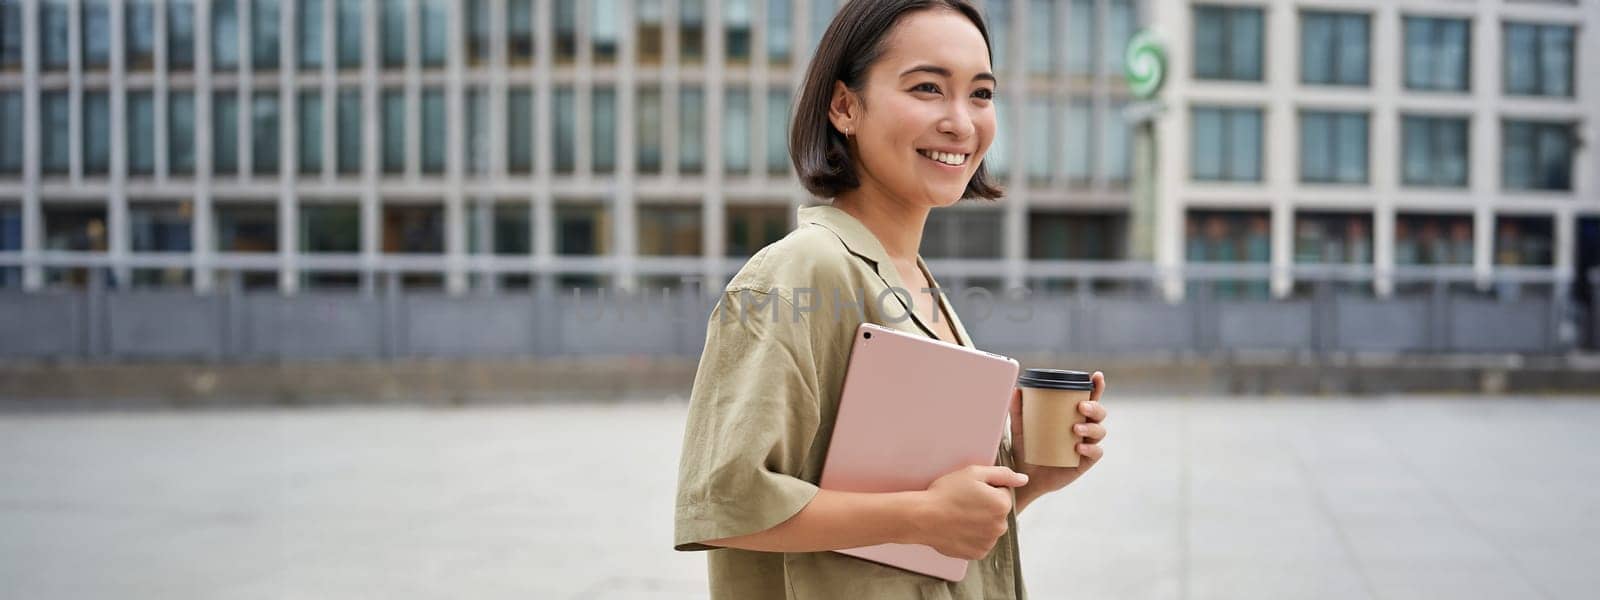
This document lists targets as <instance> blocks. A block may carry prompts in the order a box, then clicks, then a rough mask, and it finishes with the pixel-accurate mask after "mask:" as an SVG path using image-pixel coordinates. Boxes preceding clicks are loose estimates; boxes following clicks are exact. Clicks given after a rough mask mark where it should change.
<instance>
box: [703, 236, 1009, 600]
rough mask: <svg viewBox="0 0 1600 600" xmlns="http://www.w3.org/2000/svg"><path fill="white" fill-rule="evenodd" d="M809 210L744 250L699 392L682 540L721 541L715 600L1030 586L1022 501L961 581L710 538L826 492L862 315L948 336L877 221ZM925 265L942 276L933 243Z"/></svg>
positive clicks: (714, 559)
mask: <svg viewBox="0 0 1600 600" xmlns="http://www.w3.org/2000/svg"><path fill="white" fill-rule="evenodd" d="M799 216H800V219H799V221H800V225H799V227H797V228H796V229H795V230H794V231H791V232H790V233H789V234H788V235H787V236H785V237H784V238H783V239H781V240H779V241H777V242H774V243H772V244H770V245H768V246H767V247H765V248H762V249H761V250H760V251H759V252H757V253H756V254H755V256H752V257H751V258H750V260H749V261H748V262H746V263H745V265H744V267H743V268H741V269H740V270H739V272H738V274H736V275H734V277H733V279H732V280H731V281H730V282H729V283H728V285H727V287H726V288H724V289H723V291H722V295H721V297H720V298H719V299H718V301H717V305H716V307H715V308H714V309H713V310H712V313H711V318H710V321H709V323H708V325H707V327H706V343H705V349H704V352H703V353H702V354H701V356H700V365H699V368H698V370H697V371H696V373H695V379H694V387H693V390H692V391H691V392H690V399H689V415H688V421H687V424H686V425H685V429H684V439H683V453H682V455H681V462H680V465H679V470H678V493H677V511H676V521H675V528H676V535H675V538H674V541H673V547H674V548H675V549H676V550H710V552H708V553H707V556H706V560H707V562H708V564H709V571H710V582H711V597H712V598H713V599H715V600H763V599H768V598H788V599H796V600H842V599H853V598H870V599H881V600H894V599H901V598H906V599H911V598H918V599H920V598H939V599H952V600H963V599H978V598H986V599H990V600H999V599H1022V598H1025V597H1026V591H1025V589H1024V587H1023V583H1022V572H1021V567H1020V564H1019V561H1018V549H1017V519H1016V511H1015V510H1014V509H1013V510H1012V512H1011V514H1010V515H1009V516H1008V517H1007V522H1008V523H1009V525H1010V526H1009V528H1008V530H1007V532H1006V534H1005V535H1004V536H1002V537H1001V538H1000V540H999V541H998V542H996V544H995V546H994V548H993V549H992V550H991V551H990V552H989V554H988V556H986V557H985V558H983V559H982V560H977V561H973V562H972V563H971V564H970V565H969V566H968V569H967V576H966V578H965V579H963V580H962V581H960V582H948V581H945V580H943V579H938V578H935V577H929V576H925V575H920V574H916V573H912V572H909V571H904V570H901V569H896V568H893V567H888V566H883V565H880V564H877V563H874V562H870V561H866V560H862V559H858V558H854V557H850V556H845V555H843V554H838V553H835V552H788V553H777V552H754V551H749V550H740V549H735V548H717V547H714V546H708V545H705V544H703V543H702V542H704V541H707V540H714V539H721V538H728V537H735V536H741V535H747V534H751V533H757V532H760V531H765V530H767V529H770V528H772V527H773V526H776V525H778V524H780V523H783V522H784V521H787V520H788V519H789V518H790V517H792V516H794V515H795V514H796V513H798V512H800V509H801V508H803V507H805V505H806V503H808V502H810V501H811V498H812V497H813V496H815V495H816V493H817V482H818V481H819V480H820V479H821V475H822V466H823V463H824V459H825V458H826V457H827V451H828V442H829V440H830V439H831V436H832V433H833V423H834V416H835V414H837V410H838V406H839V393H840V389H841V386H842V384H843V383H844V374H845V368H846V366H847V364H848V360H849V354H850V349H851V347H852V342H853V341H854V337H855V331H856V327H857V326H858V325H860V324H861V322H863V321H869V322H872V323H877V324H879V325H884V326H886V327H891V328H895V329H899V330H902V331H906V332H910V333H915V334H918V335H927V336H929V337H935V338H937V337H938V336H937V335H935V334H934V331H935V330H934V329H933V328H932V327H930V324H929V323H925V322H924V321H923V319H922V318H921V317H920V316H918V315H917V314H916V313H915V312H914V311H911V310H909V308H908V306H907V303H908V302H910V301H911V298H912V297H913V295H912V294H914V293H915V290H910V289H909V288H907V287H906V285H905V284H904V283H902V282H901V281H900V276H899V274H898V272H897V271H896V270H895V268H894V266H893V264H892V263H890V262H889V259H888V254H887V253H886V252H885V251H884V249H883V246H882V244H880V243H879V242H878V239H877V237H876V236H875V235H873V233H872V232H871V231H870V230H868V229H867V228H866V226H865V225H863V224H862V223H861V222H860V221H858V220H856V219H855V218H854V217H852V216H850V215H849V213H846V212H844V211H842V210H839V209H837V208H834V207H832V206H828V205H821V206H810V207H806V208H802V209H800V213H799ZM917 266H918V267H919V268H921V269H922V271H923V273H924V277H926V278H927V280H928V281H929V282H930V287H934V288H937V287H939V286H938V283H937V281H936V280H935V279H934V278H933V276H932V275H931V274H929V273H928V269H927V266H926V264H925V263H923V262H922V258H921V257H920V256H919V257H917ZM895 289H899V290H905V291H903V292H894V291H891V290H895ZM939 295H940V297H941V303H942V304H943V305H944V309H945V310H944V312H942V313H941V312H939V311H935V313H934V314H935V315H941V314H942V315H945V316H946V317H947V318H949V319H950V323H951V325H952V327H951V329H952V330H954V331H955V333H956V335H957V337H959V338H960V340H959V341H960V343H961V345H963V346H966V347H972V341H971V339H970V338H968V337H967V331H966V329H965V328H964V327H963V326H962V325H961V320H960V319H959V318H958V317H957V316H956V314H955V311H954V310H953V309H951V308H950V306H949V303H948V300H946V299H945V298H944V294H942V293H940V294H939ZM902 296H903V297H902ZM935 318H940V317H937V316H936V317H935ZM908 375H911V376H914V374H908ZM997 450H998V452H997V455H996V463H995V464H1000V465H1005V466H1008V467H1011V466H1014V459H1013V457H1012V454H1011V443H1010V440H1009V438H1006V439H1003V440H1002V442H1001V444H1000V447H999V448H998V449H997Z"/></svg>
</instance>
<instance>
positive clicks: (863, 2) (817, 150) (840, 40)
mask: <svg viewBox="0 0 1600 600" xmlns="http://www.w3.org/2000/svg"><path fill="white" fill-rule="evenodd" d="M930 9H948V10H952V11H955V12H956V13H958V14H960V15H961V16H964V17H966V18H967V20H969V21H972V24H973V25H974V26H976V27H977V28H978V33H979V34H982V35H983V45H984V48H986V49H989V50H990V52H989V53H990V56H991V57H992V56H993V54H994V51H993V49H992V48H990V46H989V29H988V28H987V27H985V26H984V24H983V15H982V14H979V12H978V9H977V8H976V7H974V6H973V5H972V4H971V3H970V2H967V1H966V0H850V2H847V3H845V5H844V7H843V8H840V9H839V13H838V14H836V15H834V17H833V22H832V23H831V24H829V25H828V30H827V32H826V33H823V34H822V41H821V42H820V43H819V44H818V45H817V51H816V54H815V55H813V56H812V58H811V66H810V67H809V68H807V69H806V80H805V83H804V84H802V85H801V86H800V101H799V102H797V103H796V110H795V115H794V122H793V123H791V124H790V127H789V158H790V160H792V161H794V168H795V173H798V174H799V176H800V183H801V185H804V186H805V187H806V190H807V191H809V192H811V193H812V194H813V195H815V196H817V197H819V198H833V197H836V196H838V195H839V194H841V193H844V192H847V191H850V190H853V189H856V188H857V187H860V186H861V179H860V178H859V177H858V176H857V174H856V164H855V160H854V159H853V158H851V156H850V146H849V144H848V141H847V140H846V139H845V136H844V134H842V133H840V132H839V131H838V130H837V129H834V127H833V122H832V121H830V120H829V119H828V104H829V103H830V101H831V100H832V98H833V82H835V81H839V82H843V83H844V85H845V87H847V88H850V89H851V90H854V91H858V92H859V91H861V89H862V88H863V87H865V86H866V75H867V69H868V68H870V67H871V66H872V64H873V63H875V62H877V61H878V58H880V57H882V56H883V50H884V49H883V42H884V38H886V37H888V35H889V31H890V30H892V29H893V28H894V25H895V23H896V22H898V21H899V20H900V17H901V16H903V15H905V14H906V13H909V12H912V11H919V10H930ZM991 62H992V58H991ZM1004 194H1005V190H1004V189H1002V188H1000V187H999V186H997V185H995V184H994V183H991V182H990V180H989V173H988V169H987V167H985V166H984V165H983V164H979V165H978V170H977V171H976V172H975V173H973V175H972V180H971V181H969V182H967V189H966V191H964V192H962V194H961V198H962V199H966V198H983V199H987V200H993V199H995V198H999V197H1000V196H1002V195H1004Z"/></svg>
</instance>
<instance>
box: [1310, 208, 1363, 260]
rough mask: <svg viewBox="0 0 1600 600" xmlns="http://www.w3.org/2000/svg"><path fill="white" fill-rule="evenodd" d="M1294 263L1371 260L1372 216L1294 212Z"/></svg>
mask: <svg viewBox="0 0 1600 600" xmlns="http://www.w3.org/2000/svg"><path fill="white" fill-rule="evenodd" d="M1294 262H1296V263H1304V264H1326V263H1350V264H1369V263H1371V262H1372V215H1369V214H1355V213H1336V212H1335V213H1321V212H1306V213H1299V214H1296V215H1295V224H1294Z"/></svg>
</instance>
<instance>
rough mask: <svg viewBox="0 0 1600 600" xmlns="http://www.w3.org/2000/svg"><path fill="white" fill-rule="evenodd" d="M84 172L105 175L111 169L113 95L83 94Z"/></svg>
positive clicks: (101, 93) (100, 93)
mask: <svg viewBox="0 0 1600 600" xmlns="http://www.w3.org/2000/svg"><path fill="white" fill-rule="evenodd" d="M82 135H83V172H84V173H86V174H89V175H104V174H106V172H107V171H110V170H111V95H110V94H107V93H106V92H84V94H83V131H82Z"/></svg>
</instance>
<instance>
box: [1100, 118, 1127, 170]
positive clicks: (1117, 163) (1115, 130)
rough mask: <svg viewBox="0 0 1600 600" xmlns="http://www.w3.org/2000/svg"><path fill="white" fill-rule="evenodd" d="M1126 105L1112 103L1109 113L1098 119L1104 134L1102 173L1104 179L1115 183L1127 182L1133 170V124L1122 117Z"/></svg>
mask: <svg viewBox="0 0 1600 600" xmlns="http://www.w3.org/2000/svg"><path fill="white" fill-rule="evenodd" d="M1127 106H1128V103H1127V102H1117V103H1114V104H1112V105H1111V106H1110V109H1111V114H1108V115H1106V116H1105V118H1103V119H1100V123H1102V124H1103V125H1104V127H1103V128H1102V131H1103V132H1104V135H1105V148H1104V150H1105V153H1104V154H1103V155H1102V156H1104V160H1103V161H1101V168H1102V169H1104V172H1103V173H1102V174H1103V175H1105V178H1106V181H1109V182H1112V183H1117V184H1123V183H1127V182H1128V180H1129V179H1130V178H1131V176H1132V171H1133V124H1131V123H1129V122H1128V121H1127V120H1126V119H1124V118H1122V111H1123V109H1125V108H1127Z"/></svg>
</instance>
